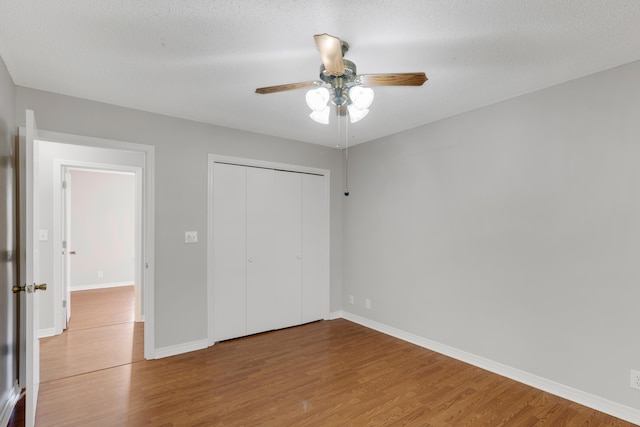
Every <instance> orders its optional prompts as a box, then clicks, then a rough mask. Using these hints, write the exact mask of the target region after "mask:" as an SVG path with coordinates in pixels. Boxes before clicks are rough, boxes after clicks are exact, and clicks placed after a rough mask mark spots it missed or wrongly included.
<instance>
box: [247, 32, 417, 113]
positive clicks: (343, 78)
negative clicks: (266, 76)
mask: <svg viewBox="0 0 640 427" xmlns="http://www.w3.org/2000/svg"><path fill="white" fill-rule="evenodd" d="M313 38H314V39H315V42H316V46H317V47H318V51H319V52H320V58H321V59H322V65H321V66H320V81H311V82H302V83H290V84H284V85H279V86H269V87H262V88H258V89H256V93H261V94H267V93H274V92H282V91H286V90H294V89H302V88H306V87H312V89H311V90H309V91H308V92H307V95H306V98H305V99H306V101H307V105H308V106H309V108H311V110H312V111H311V114H309V117H311V119H313V120H314V121H316V122H318V123H322V124H329V115H330V110H331V106H330V105H329V101H331V104H333V105H335V107H336V114H337V115H338V116H343V115H346V114H347V113H348V114H349V119H350V121H351V123H356V122H358V121H360V120H362V119H363V118H364V117H365V116H366V115H367V114H369V107H370V106H371V103H372V102H373V98H374V93H373V89H371V88H370V87H367V86H422V84H424V82H426V81H427V76H426V75H425V73H395V74H360V75H358V74H357V71H356V64H354V63H353V62H351V61H349V60H347V59H344V54H345V53H346V52H347V51H348V50H349V44H348V43H347V42H345V41H342V40H340V39H339V38H338V37H335V36H332V35H329V34H326V33H325V34H317V35H315V36H313Z"/></svg>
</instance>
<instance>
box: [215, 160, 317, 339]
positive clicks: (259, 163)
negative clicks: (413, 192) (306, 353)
mask: <svg viewBox="0 0 640 427" xmlns="http://www.w3.org/2000/svg"><path fill="white" fill-rule="evenodd" d="M216 163H226V164H232V165H238V166H247V167H258V168H265V169H275V170H280V171H290V172H297V173H305V174H312V175H319V176H323V177H324V200H325V204H324V212H323V218H324V234H325V236H324V239H323V245H322V246H323V248H322V251H323V252H324V254H323V260H324V261H325V266H324V270H325V271H324V281H325V283H324V286H323V288H324V293H325V297H324V299H325V304H324V306H325V307H326V313H325V315H324V318H325V319H327V318H329V299H330V295H329V289H330V284H329V277H330V271H329V268H330V262H329V236H330V216H329V212H330V171H329V170H328V169H320V168H313V167H308V166H300V165H293V164H287V163H278V162H270V161H264V160H256V159H248V158H242V157H232V156H222V155H217V154H209V156H208V182H207V196H208V200H207V312H208V319H207V322H208V324H207V329H208V341H209V345H210V346H211V345H214V344H215V341H214V340H215V337H214V330H215V329H214V309H213V295H214V283H213V269H214V268H215V266H214V265H213V260H212V257H213V242H214V239H215V236H214V232H213V217H214V215H213V212H214V211H213V209H214V206H213V199H214V198H213V175H214V168H215V164H216Z"/></svg>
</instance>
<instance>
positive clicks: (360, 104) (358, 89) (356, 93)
mask: <svg viewBox="0 0 640 427" xmlns="http://www.w3.org/2000/svg"><path fill="white" fill-rule="evenodd" d="M349 98H351V101H352V102H353V103H354V104H355V106H356V108H358V109H359V110H366V109H367V108H369V106H370V105H371V103H372V102H373V89H371V88H370V87H363V86H353V87H352V88H351V89H349Z"/></svg>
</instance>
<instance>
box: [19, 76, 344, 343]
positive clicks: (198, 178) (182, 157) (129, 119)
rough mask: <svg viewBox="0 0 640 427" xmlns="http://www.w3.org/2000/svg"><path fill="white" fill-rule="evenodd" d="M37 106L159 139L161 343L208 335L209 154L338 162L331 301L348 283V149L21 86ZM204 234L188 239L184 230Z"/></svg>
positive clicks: (90, 124) (45, 113)
mask: <svg viewBox="0 0 640 427" xmlns="http://www.w3.org/2000/svg"><path fill="white" fill-rule="evenodd" d="M25 109H32V110H34V111H35V115H36V121H37V123H38V127H39V128H41V129H46V130H49V131H57V132H65V133H71V134H78V135H86V136H92V137H101V138H108V139H115V140H122V141H128V142H135V143H142V144H149V145H154V146H155V150H156V151H155V154H156V207H155V208H156V229H155V238H156V240H155V242H156V243H155V245H156V247H155V256H156V258H155V266H154V268H155V333H156V337H155V341H156V347H157V348H162V347H167V346H173V345H178V344H183V343H189V342H192V341H196V340H202V339H206V338H207V304H206V301H207V298H206V291H207V287H206V283H207V250H206V249H207V245H206V230H207V154H209V153H214V154H221V155H228V156H238V157H247V158H253V159H261V160H267V161H274V162H281V163H290V164H296V165H303V166H310V167H317V168H325V169H330V170H331V186H332V194H331V309H332V310H337V309H339V308H340V301H341V286H342V264H341V259H342V256H341V255H342V199H343V198H344V196H342V186H343V177H342V166H343V163H342V152H341V151H340V150H337V149H335V148H327V147H321V146H317V145H312V144H304V143H299V142H296V141H289V140H284V139H281V138H274V137H269V136H265V135H259V134H254V133H249V132H243V131H238V130H233V129H228V128H223V127H217V126H211V125H206V124H202V123H196V122H191V121H187V120H182V119H177V118H172V117H167V116H161V115H157V114H151V113H145V112H141V111H137V110H131V109H126V108H121V107H116V106H112V105H108V104H101V103H97V102H91V101H87V100H82V99H78V98H72V97H67V96H62V95H58V94H53V93H49V92H43V91H38V90H33V89H28V88H24V87H20V86H18V87H16V107H15V111H16V117H17V120H18V123H19V125H24V110H25ZM190 230H194V231H198V232H199V237H200V238H199V242H198V243H197V244H195V245H184V243H183V242H184V231H190Z"/></svg>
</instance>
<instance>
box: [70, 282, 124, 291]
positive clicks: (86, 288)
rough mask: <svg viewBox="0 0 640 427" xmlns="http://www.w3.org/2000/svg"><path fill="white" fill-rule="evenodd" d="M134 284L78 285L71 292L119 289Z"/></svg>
mask: <svg viewBox="0 0 640 427" xmlns="http://www.w3.org/2000/svg"><path fill="white" fill-rule="evenodd" d="M133 284H134V281H133V280H131V281H129V282H112V283H94V284H91V285H76V286H72V287H71V292H73V291H89V290H91V289H102V288H118V287H120V286H133Z"/></svg>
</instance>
